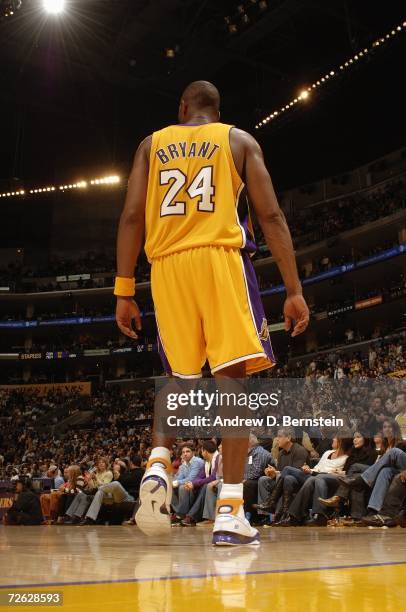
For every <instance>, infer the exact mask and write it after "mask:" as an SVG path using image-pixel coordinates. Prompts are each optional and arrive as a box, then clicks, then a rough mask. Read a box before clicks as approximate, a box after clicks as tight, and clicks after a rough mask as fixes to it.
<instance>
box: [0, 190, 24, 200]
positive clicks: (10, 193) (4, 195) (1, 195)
mask: <svg viewBox="0 0 406 612" xmlns="http://www.w3.org/2000/svg"><path fill="white" fill-rule="evenodd" d="M22 195H25V191H24V189H19V190H18V191H5V192H4V193H0V198H13V197H15V196H22Z"/></svg>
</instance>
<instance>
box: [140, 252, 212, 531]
mask: <svg viewBox="0 0 406 612" xmlns="http://www.w3.org/2000/svg"><path fill="white" fill-rule="evenodd" d="M189 260H190V257H189V254H188V252H182V253H175V254H173V255H169V256H167V257H163V258H160V259H159V260H157V261H154V262H153V265H152V269H151V288H152V296H153V300H154V306H155V314H156V321H157V328H158V346H159V353H160V356H161V359H162V362H163V365H164V368H165V370H166V372H167V374H168V375H169V377H170V378H168V379H167V380H166V382H165V384H164V385H163V387H162V388H161V389H160V390H159V391H158V392H157V393H156V396H155V404H154V434H153V448H152V451H151V455H150V457H149V461H148V464H147V469H146V471H145V474H144V477H143V480H142V483H141V487H140V507H139V509H138V511H137V513H136V515H135V520H136V522H137V525H138V527H139V528H140V529H141V530H142V531H143V532H144V533H146V534H147V535H158V536H159V535H164V534H168V533H169V532H170V529H171V522H170V505H171V501H172V466H171V453H170V451H171V448H172V444H173V437H172V436H171V435H170V431H169V430H168V426H167V424H166V418H167V417H168V415H169V414H176V415H177V416H180V415H179V410H176V412H175V413H168V410H167V400H168V396H169V394H171V393H173V394H177V395H179V393H181V392H183V393H185V392H188V390H190V389H191V388H193V386H194V385H195V383H196V379H197V378H200V377H201V367H202V364H203V363H204V361H205V357H204V342H203V338H202V330H201V322H200V317H199V314H198V309H197V307H196V302H195V297H194V294H193V291H191V290H190V276H191V272H190V261H189Z"/></svg>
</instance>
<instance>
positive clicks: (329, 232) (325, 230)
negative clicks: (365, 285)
mask: <svg viewBox="0 0 406 612" xmlns="http://www.w3.org/2000/svg"><path fill="white" fill-rule="evenodd" d="M405 202H406V180H405V179H404V178H401V179H397V180H396V181H394V182H390V183H388V184H386V185H385V186H380V187H375V188H373V189H371V190H368V191H362V192H357V193H355V194H352V195H350V196H344V197H342V198H340V199H337V200H335V201H334V205H333V206H332V205H331V204H329V203H324V204H323V203H321V204H319V205H317V215H315V214H314V212H315V210H316V209H315V208H314V207H311V208H307V209H304V210H301V211H295V212H294V214H293V213H292V214H287V215H286V216H287V221H288V224H289V227H290V230H291V233H292V236H293V237H294V242H295V248H296V249H298V248H301V247H304V246H309V245H310V244H315V243H317V242H320V241H321V240H325V239H326V238H329V237H331V236H335V235H338V234H340V233H342V232H344V231H347V230H349V229H352V228H355V227H358V226H361V225H364V224H365V223H369V222H372V221H375V220H377V219H380V218H382V217H386V216H388V215H391V214H393V213H395V212H396V211H398V210H401V209H403V208H404V207H405ZM254 229H255V232H254V233H255V236H256V242H257V244H258V247H259V248H258V252H257V257H260V258H261V257H267V256H269V251H268V249H267V248H266V245H265V240H264V238H263V235H262V232H261V229H260V228H259V226H258V225H257V224H256V223H255V222H254ZM349 256H350V255H349ZM350 257H351V259H350V261H352V260H353V257H354V255H353V254H352V255H351V256H350ZM355 257H356V258H359V257H360V254H357V255H356V256H355ZM340 259H341V258H340ZM340 259H338V261H340ZM332 265H334V263H333V260H332V261H331V262H330V257H329V255H327V254H326V255H324V256H323V257H322V258H320V259H319V260H318V261H316V262H314V269H313V271H312V273H316V272H317V271H319V269H320V270H323V269H326V266H327V267H329V266H330V267H331V266H332ZM106 273H107V276H103V275H105V274H106ZM109 273H110V275H109ZM89 274H90V275H91V278H87V275H89ZM97 274H99V275H100V276H99V277H94V276H93V275H97ZM114 274H115V257H114V254H113V253H108V252H89V253H87V254H85V255H82V256H80V257H78V258H76V259H75V258H67V257H63V258H62V257H53V258H52V259H51V260H50V261H49V263H48V264H46V265H38V266H36V267H32V266H26V265H24V264H22V263H12V264H9V265H8V266H3V267H1V268H0V285H3V286H6V285H7V284H9V285H10V286H12V288H13V291H15V292H25V291H28V292H29V291H34V292H36V291H61V290H66V289H90V288H97V287H109V286H112V284H113V277H114ZM136 274H137V279H138V281H139V282H142V281H147V280H149V277H150V267H149V264H148V262H147V260H146V258H145V255H142V256H141V257H140V259H139V262H138V268H137V271H136ZM306 274H308V273H306V272H305V273H304V274H303V275H302V277H306ZM74 275H79V276H80V275H84V278H77V279H71V280H69V278H68V277H69V276H74ZM57 277H66V279H65V280H57ZM38 279H41V280H38Z"/></svg>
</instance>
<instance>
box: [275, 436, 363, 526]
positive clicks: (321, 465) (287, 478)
mask: <svg viewBox="0 0 406 612" xmlns="http://www.w3.org/2000/svg"><path fill="white" fill-rule="evenodd" d="M351 445H352V440H351V439H347V438H339V437H338V436H335V437H334V438H333V440H332V445H331V446H332V449H331V450H329V451H326V452H325V453H324V454H323V455H322V457H321V459H320V461H319V462H318V463H317V464H316V465H315V466H314V467H313V468H311V467H310V466H308V465H307V464H305V465H303V467H302V468H301V469H298V468H293V467H286V468H284V469H283V470H282V472H281V475H280V480H281V481H282V483H283V484H282V487H283V492H284V500H283V501H284V507H283V512H284V514H283V515H282V517H281V519H280V521H278V522H276V523H275V526H276V525H278V526H281V527H285V526H295V525H300V524H301V523H302V522H303V520H304V518H305V516H306V514H307V512H308V510H309V508H311V507H312V503H311V502H312V500H313V493H314V484H315V480H316V478H317V476H318V475H319V474H334V473H337V471H341V470H342V469H343V467H344V465H345V462H346V460H347V458H348V452H349V450H350V447H351ZM296 491H297V494H296V496H295V492H296ZM320 524H321V521H320ZM323 524H327V520H323Z"/></svg>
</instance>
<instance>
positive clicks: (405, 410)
mask: <svg viewBox="0 0 406 612" xmlns="http://www.w3.org/2000/svg"><path fill="white" fill-rule="evenodd" d="M395 413H396V417H395V420H396V422H397V424H398V425H399V427H400V432H401V435H402V438H403V440H405V441H406V399H405V393H398V395H397V396H396V400H395Z"/></svg>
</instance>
